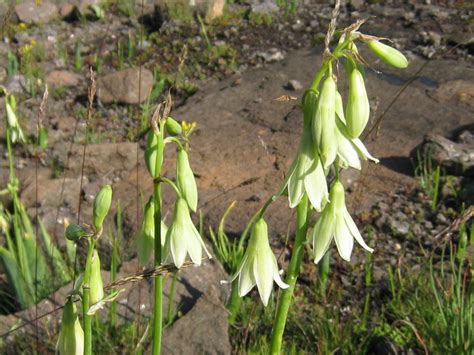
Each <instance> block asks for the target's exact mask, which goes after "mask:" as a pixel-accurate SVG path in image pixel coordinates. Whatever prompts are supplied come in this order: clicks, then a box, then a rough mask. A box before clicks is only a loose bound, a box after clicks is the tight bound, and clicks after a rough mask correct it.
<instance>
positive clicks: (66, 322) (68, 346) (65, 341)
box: [56, 299, 84, 355]
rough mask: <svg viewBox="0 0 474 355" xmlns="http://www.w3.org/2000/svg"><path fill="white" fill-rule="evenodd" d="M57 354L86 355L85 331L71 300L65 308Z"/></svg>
mask: <svg viewBox="0 0 474 355" xmlns="http://www.w3.org/2000/svg"><path fill="white" fill-rule="evenodd" d="M56 352H57V353H58V354H59V355H82V354H83V353H84V331H83V330H82V328H81V322H79V318H78V316H77V310H76V305H75V304H74V302H72V300H71V299H68V301H67V302H66V304H65V305H64V308H63V316H62V319H61V330H60V332H59V339H58V342H57V344H56Z"/></svg>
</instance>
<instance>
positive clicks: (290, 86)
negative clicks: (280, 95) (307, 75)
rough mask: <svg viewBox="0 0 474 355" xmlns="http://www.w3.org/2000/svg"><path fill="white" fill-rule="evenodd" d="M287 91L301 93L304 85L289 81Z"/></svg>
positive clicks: (296, 81)
mask: <svg viewBox="0 0 474 355" xmlns="http://www.w3.org/2000/svg"><path fill="white" fill-rule="evenodd" d="M285 89H287V90H290V91H299V90H302V89H303V85H302V84H301V83H300V82H299V81H298V80H295V79H293V80H289V81H288V83H287V84H286V85H285Z"/></svg>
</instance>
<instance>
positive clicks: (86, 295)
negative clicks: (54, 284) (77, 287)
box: [82, 237, 95, 355]
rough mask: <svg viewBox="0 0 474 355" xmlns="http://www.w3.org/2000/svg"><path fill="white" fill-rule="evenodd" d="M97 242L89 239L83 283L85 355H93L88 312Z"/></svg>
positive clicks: (90, 322) (90, 319)
mask: <svg viewBox="0 0 474 355" xmlns="http://www.w3.org/2000/svg"><path fill="white" fill-rule="evenodd" d="M94 247H95V241H94V239H93V237H90V238H89V249H88V250H87V258H86V268H85V270H84V280H83V282H82V314H83V322H84V355H92V316H89V315H88V314H87V312H88V311H89V307H90V293H91V290H90V281H91V264H92V254H93V253H94Z"/></svg>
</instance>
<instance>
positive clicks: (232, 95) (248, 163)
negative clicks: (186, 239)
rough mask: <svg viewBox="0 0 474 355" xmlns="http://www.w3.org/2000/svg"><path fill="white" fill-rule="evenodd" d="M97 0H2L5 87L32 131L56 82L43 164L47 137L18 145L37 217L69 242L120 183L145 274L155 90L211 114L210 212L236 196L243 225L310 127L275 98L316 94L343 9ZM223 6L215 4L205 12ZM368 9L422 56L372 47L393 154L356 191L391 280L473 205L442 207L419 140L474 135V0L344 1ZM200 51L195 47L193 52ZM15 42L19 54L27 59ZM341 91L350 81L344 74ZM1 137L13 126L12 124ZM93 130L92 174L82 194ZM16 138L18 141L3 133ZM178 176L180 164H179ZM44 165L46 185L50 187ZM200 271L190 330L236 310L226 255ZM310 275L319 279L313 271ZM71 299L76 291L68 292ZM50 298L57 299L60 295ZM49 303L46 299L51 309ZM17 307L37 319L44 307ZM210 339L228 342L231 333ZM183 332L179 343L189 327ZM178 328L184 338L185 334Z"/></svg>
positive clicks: (376, 141)
mask: <svg viewBox="0 0 474 355" xmlns="http://www.w3.org/2000/svg"><path fill="white" fill-rule="evenodd" d="M90 2H91V1H85V0H82V1H78V2H77V4H76V3H73V2H71V3H67V4H66V3H64V2H60V1H57V2H56V3H55V2H48V1H45V0H43V1H42V2H41V6H40V7H39V8H35V9H36V11H33V12H31V11H30V10H28V7H25V6H16V7H10V6H8V5H4V4H0V15H1V16H0V31H1V33H2V42H0V84H1V85H3V86H4V87H5V88H6V89H7V90H8V91H9V92H12V93H15V95H17V97H18V102H19V112H20V116H21V123H22V125H23V126H24V127H25V130H26V131H27V132H28V133H29V134H30V135H31V136H33V133H34V132H35V130H36V128H35V127H36V117H37V115H38V110H39V105H40V102H41V97H42V92H43V86H42V84H43V83H47V84H48V85H49V90H50V95H49V99H48V102H47V114H46V117H45V119H44V122H43V123H44V125H45V126H46V127H47V128H48V130H49V145H48V149H47V150H46V152H45V154H44V156H43V157H42V164H41V165H40V166H39V167H38V168H37V167H36V166H35V159H34V157H33V156H32V153H31V149H28V148H19V149H18V150H16V151H15V162H16V169H17V174H18V176H19V177H20V180H21V184H22V193H21V197H22V199H23V201H24V203H25V204H26V206H27V207H28V208H29V212H30V214H31V215H32V216H35V215H36V213H37V212H38V217H39V218H41V220H42V221H43V222H44V223H45V224H46V226H47V228H48V229H49V230H50V231H51V232H53V231H56V237H57V238H58V240H59V241H60V243H61V240H62V227H61V224H62V223H63V222H64V219H65V218H69V219H74V218H75V216H76V214H77V206H78V204H79V199H80V200H81V204H82V211H83V216H82V219H83V220H87V218H88V215H90V210H91V202H92V199H93V196H94V195H95V193H96V192H97V191H98V189H99V186H100V185H102V184H104V183H112V184H113V188H114V191H115V196H114V198H115V201H119V200H120V203H121V206H122V207H123V209H124V212H125V222H126V225H125V231H126V244H125V245H124V247H123V253H122V258H123V260H124V262H125V264H124V265H123V266H122V275H126V274H127V272H128V273H130V272H133V270H134V268H136V266H135V267H133V266H132V265H136V264H135V263H136V261H134V259H133V257H134V248H133V246H132V239H133V235H134V231H135V230H136V228H137V220H138V218H137V216H139V214H140V212H139V211H140V208H139V206H138V204H137V192H138V193H141V192H142V193H143V194H144V196H148V195H149V194H150V193H151V180H149V178H148V174H147V173H146V169H145V166H144V164H143V161H142V159H143V158H142V157H143V151H142V149H143V144H144V140H143V138H142V137H141V135H140V132H141V131H142V128H143V127H144V124H146V116H145V118H144V119H143V112H144V111H145V112H146V110H151V109H152V108H151V106H152V105H149V104H148V100H149V101H150V102H151V103H152V104H154V103H155V102H157V101H158V100H159V99H160V94H162V93H163V91H164V90H165V88H168V87H171V88H172V93H173V96H174V101H175V108H174V110H173V112H172V115H173V117H175V118H177V119H180V120H187V121H195V122H197V127H198V129H197V131H196V133H195V134H194V135H193V137H192V140H191V152H190V155H191V162H192V165H193V167H194V170H195V173H196V176H197V183H198V188H199V191H200V208H201V209H202V211H203V215H204V220H205V223H206V225H211V226H216V225H217V224H218V222H219V220H220V218H221V216H222V213H223V212H224V210H225V209H226V207H227V206H228V205H229V203H230V202H231V201H233V200H236V201H237V207H236V208H235V209H234V211H233V213H232V214H231V215H230V216H229V218H228V231H229V233H230V234H231V235H238V234H239V233H240V232H241V231H242V229H243V227H244V225H245V223H246V221H247V220H248V218H250V216H251V215H252V214H253V213H254V212H255V211H256V210H257V209H258V208H259V207H260V206H261V204H262V203H263V202H264V201H265V200H266V198H267V197H268V196H270V195H271V194H272V193H274V192H275V191H276V190H277V189H278V187H279V184H280V183H281V181H282V179H283V177H284V175H285V172H286V170H287V168H288V165H289V163H290V162H291V160H292V158H293V155H294V153H295V151H296V149H297V145H298V137H299V134H300V131H301V112H300V110H299V108H298V105H297V101H288V102H280V101H276V100H275V98H277V97H280V96H282V95H290V96H295V97H299V98H300V97H301V96H302V94H303V88H305V87H306V86H307V85H309V83H310V81H311V77H312V75H313V73H314V71H315V70H316V68H317V67H318V65H319V63H320V61H321V53H322V48H323V47H322V42H323V39H324V33H325V31H326V27H327V25H328V23H329V20H330V15H331V7H330V6H328V5H325V4H319V3H317V2H311V1H302V3H303V5H301V6H300V7H299V8H298V11H297V12H296V13H286V14H285V13H284V12H283V11H279V12H278V11H277V12H275V11H276V10H278V8H277V7H275V6H272V5H271V4H270V3H272V2H271V1H269V2H263V3H264V4H260V3H259V4H257V2H253V1H236V2H235V4H231V5H229V6H228V7H227V9H226V12H225V13H224V15H223V16H220V17H218V18H216V19H214V20H212V21H210V22H208V23H205V21H204V20H202V21H201V22H199V21H198V20H196V16H194V18H193V14H192V12H191V13H188V14H186V13H180V14H178V15H177V14H173V12H172V11H171V10H170V9H168V12H166V11H161V10H160V8H158V7H156V8H155V7H154V6H152V4H148V2H145V6H144V7H143V8H142V7H141V6H139V4H138V3H139V2H138V1H137V4H136V5H135V6H133V7H131V8H130V9H128V10H127V9H123V8H121V7H120V6H119V5H118V4H119V2H111V3H110V5H108V6H106V7H104V8H103V10H104V11H103V13H102V14H100V13H97V12H96V11H93V10H91V8H90V7H89V8H87V7H86V6H85V4H86V3H90ZM92 3H93V1H92ZM265 4H267V5H265ZM269 4H270V5H269ZM34 6H35V5H34ZM207 15H208V14H206V12H205V11H204V12H203V13H202V17H203V18H204V17H205V16H207ZM361 18H368V22H367V24H365V25H364V26H363V27H362V31H363V32H365V33H369V34H376V35H377V36H381V37H383V36H387V37H389V38H390V39H392V40H393V41H394V45H395V46H396V47H398V48H399V49H400V50H402V51H403V52H404V53H405V54H406V55H407V57H408V58H409V60H410V66H409V68H408V69H407V70H405V71H394V70H392V69H390V68H388V67H386V66H385V65H383V63H381V62H380V61H377V60H376V58H375V57H374V56H371V54H370V53H369V52H368V51H366V50H365V49H364V48H361V53H362V55H363V56H364V57H365V58H366V59H367V60H368V62H369V63H370V64H371V66H372V68H373V70H368V71H367V74H368V93H369V98H370V101H371V105H372V109H373V112H374V115H373V117H372V124H374V123H375V122H376V118H377V117H380V116H381V115H382V114H383V115H384V118H383V121H382V122H381V124H380V125H378V126H377V129H375V130H374V131H373V132H372V133H371V134H370V135H369V136H368V137H367V139H366V141H367V142H368V144H367V146H368V148H369V150H370V151H371V153H372V154H373V155H375V156H377V157H378V158H379V159H380V161H381V162H380V164H379V165H376V166H375V165H368V166H364V169H363V173H362V174H361V175H360V174H358V173H356V172H349V173H348V174H346V175H345V177H344V178H345V181H346V184H347V186H348V187H349V189H350V199H349V206H350V210H351V212H354V213H355V214H357V216H358V218H357V221H358V222H359V223H360V224H362V225H367V227H366V230H368V229H367V228H369V227H368V226H370V227H371V228H374V230H375V233H374V234H373V239H372V240H371V244H372V245H374V246H375V247H376V250H377V251H376V254H375V256H374V260H375V268H376V271H375V272H374V277H375V278H377V279H379V280H383V279H386V277H387V272H386V267H385V265H386V264H387V262H388V264H392V265H394V264H396V263H397V262H399V260H400V258H402V257H403V258H404V260H413V268H415V269H416V263H415V262H414V261H415V259H416V257H419V256H420V255H419V252H418V250H421V249H420V248H419V241H420V239H422V244H423V248H428V249H429V248H430V245H432V244H433V243H435V242H436V241H435V240H433V237H434V236H435V235H437V234H438V233H439V232H440V231H441V230H442V229H443V228H445V227H446V226H448V225H449V224H450V223H451V221H452V220H453V219H454V218H456V217H457V216H456V215H455V213H454V212H452V211H451V210H454V206H450V204H449V196H451V195H450V193H449V192H446V195H445V197H446V198H445V199H443V201H445V202H443V203H442V205H441V207H439V208H438V209H437V210H436V211H435V212H433V211H432V209H431V207H430V206H429V202H427V201H426V197H425V196H424V195H423V194H422V193H419V190H417V189H416V186H417V181H416V179H415V176H414V168H413V157H414V156H415V155H414V154H413V151H414V150H415V149H416V147H417V146H418V145H419V144H420V143H422V141H423V137H424V136H425V135H426V134H441V135H444V136H447V137H448V138H452V139H454V140H455V139H456V138H457V136H456V132H458V131H460V130H464V131H467V132H468V133H469V132H471V133H470V134H471V137H472V129H473V128H472V123H473V118H472V117H473V114H474V105H473V102H474V101H473V100H474V84H473V83H474V60H473V58H474V57H473V55H474V37H473V36H474V35H473V32H474V27H473V20H474V9H473V8H472V6H469V4H467V3H464V4H463V3H461V4H457V3H454V4H450V5H448V4H444V5H437V4H427V2H423V3H422V2H421V1H419V2H416V1H415V2H411V3H408V2H402V1H387V2H382V3H377V2H376V3H375V4H364V2H359V1H353V2H352V4H349V5H347V6H343V9H342V11H341V16H340V20H339V23H338V27H339V28H342V27H345V26H347V25H349V24H350V23H352V22H354V21H356V20H358V19H361ZM23 24H26V25H23ZM185 45H186V48H187V49H186V50H184V48H185ZM184 51H186V56H185V57H184V58H182V56H183V52H184ZM8 53H10V55H9V54H8ZM12 54H14V55H15V57H16V58H17V64H18V70H17V71H15V70H14V62H15V61H14V60H13V59H11V58H12ZM9 58H10V59H9ZM181 60H182V63H181V64H180V61H181ZM427 61H428V62H427ZM12 66H13V68H12ZM90 66H92V67H93V68H94V69H95V71H96V72H97V78H98V80H97V85H98V92H97V100H96V103H95V105H94V107H93V109H94V111H93V116H92V120H91V121H90V122H88V123H87V124H86V121H85V119H86V114H87V87H88V85H89V81H88V72H89V69H88V68H89V67H90ZM407 83H409V85H408V86H407V87H406V88H405V90H404V91H403V93H402V94H401V95H400V96H399V97H398V98H397V99H396V101H394V102H393V104H392V100H393V99H394V97H395V95H397V93H398V92H399V91H400V89H401V88H404V87H405V85H406V84H407ZM340 87H341V88H345V86H344V81H343V80H341V85H340ZM344 94H345V91H344V89H343V95H344ZM3 100H4V98H3V97H0V117H3V116H4V112H3V110H4V104H3ZM469 125H470V126H469ZM0 136H1V137H2V138H3V137H4V125H1V127H0ZM84 142H87V151H86V159H85V167H84V181H83V184H82V186H83V188H82V190H81V191H79V186H80V176H81V175H80V173H81V156H82V149H83V143H84ZM471 144H472V142H471ZM0 149H2V151H4V145H3V144H2V147H1V148H0ZM167 159H168V163H169V165H168V166H172V164H171V162H173V159H174V156H173V154H170V156H169V157H167ZM470 159H472V157H471V158H470ZM7 166H8V164H7V159H6V154H3V153H2V154H1V156H0V167H1V168H0V186H5V184H6V181H7V179H8V168H7ZM166 173H167V174H169V175H171V176H172V175H173V171H171V169H170V168H167V170H166ZM35 176H37V177H38V181H39V184H38V186H39V190H38V199H36V191H35ZM471 176H472V174H471ZM63 184H64V187H65V189H64V194H63V195H62V198H61V199H60V198H59V195H60V194H59V192H60V191H61V190H62V188H63ZM453 186H454V187H456V188H459V191H461V190H462V189H463V188H464V187H465V186H471V187H470V188H471V189H472V185H469V183H468V180H467V178H465V179H464V180H462V179H461V178H458V179H456V180H455V181H454V182H453ZM464 194H466V192H464ZM467 194H468V193H467ZM170 195H171V194H166V193H165V206H167V208H170V207H171V202H172V201H171V198H170ZM168 196H169V197H168ZM468 196H469V194H468ZM446 201H447V202H446ZM466 201H468V200H467V199H466ZM468 203H472V201H471V202H468ZM37 207H38V208H37ZM456 207H458V206H456ZM450 208H451V210H450ZM58 211H59V212H58ZM268 216H269V218H268V222H269V225H270V228H271V232H272V235H273V244H274V245H275V247H277V248H279V249H280V250H282V251H283V254H282V255H283V256H282V262H285V261H286V256H287V255H288V251H287V250H285V249H284V248H283V246H284V244H283V242H282V238H281V237H280V236H282V235H285V234H286V233H287V231H288V230H290V231H291V230H292V228H293V226H292V225H291V224H290V220H291V218H292V216H291V212H290V210H289V209H288V208H287V203H286V201H284V200H283V199H282V200H281V201H280V200H279V201H278V202H277V203H275V204H274V206H272V207H271V210H270V211H269V214H268ZM57 224H59V228H58V227H55V226H56V225H57ZM101 250H102V251H103V252H104V253H105V254H106V253H107V251H108V250H110V243H109V242H108V241H107V240H103V241H102V245H101ZM105 254H104V255H105ZM105 259H106V258H105ZM129 260H131V261H129ZM362 260H363V255H362V253H361V252H360V251H359V252H356V253H355V256H354V258H353V261H352V262H351V264H350V266H349V267H347V265H346V264H344V265H342V264H337V266H336V270H337V271H338V276H337V277H338V280H340V282H341V283H342V284H345V283H347V282H349V283H351V282H352V281H348V280H347V278H346V275H347V273H348V272H349V270H350V271H357V270H359V269H360V267H361V266H360V265H361V261H362ZM105 265H107V261H106V262H105ZM192 274H193V275H194V274H195V275H194V276H195V277H198V278H199V277H202V280H203V281H201V280H194V279H192V278H189V277H190V276H188V275H186V274H183V275H182V277H181V286H182V287H183V289H187V290H188V291H187V292H188V293H187V294H185V293H184V291H183V293H182V294H180V296H179V297H177V298H176V302H184V303H185V304H187V305H188V308H187V309H186V310H185V311H189V312H188V313H187V314H188V315H189V316H186V317H183V318H182V319H181V320H179V321H178V322H176V323H175V325H173V328H177V329H178V328H180V327H183V326H182V325H180V323H179V322H182V323H183V322H184V321H185V319H186V318H187V317H188V319H191V318H192V315H193V314H195V315H197V314H203V313H202V312H201V313H198V312H194V308H193V305H195V307H198V306H200V307H212V304H213V303H212V302H217V304H220V306H219V307H220V308H219V307H217V308H216V309H221V310H222V312H221V313H216V317H218V315H217V314H220V316H221V319H220V320H210V319H208V320H202V321H203V322H217V321H222V320H225V309H224V308H223V307H222V301H219V297H220V299H223V298H225V291H222V290H219V289H220V288H222V287H221V286H219V285H218V284H217V283H216V282H214V281H216V280H218V279H220V278H222V277H225V275H224V274H222V271H221V270H220V269H219V267H218V265H217V264H216V263H214V262H212V263H210V264H209V265H208V266H207V267H206V268H202V269H196V270H193V273H192ZM190 275H191V274H190ZM305 277H311V270H309V271H308V273H307V275H306V274H305V275H304V276H303V279H304V278H305ZM201 282H203V283H202V284H201ZM354 282H356V281H354ZM358 282H360V280H359V281H358ZM198 284H201V286H199V287H198V286H197V285H198ZM139 285H140V286H139V287H136V288H134V291H135V292H138V290H139V289H143V294H144V295H145V294H147V293H148V292H149V290H148V287H149V285H144V283H141V284H139ZM202 285H206V286H202ZM211 285H215V286H216V287H217V289H218V290H219V291H216V290H215V289H214V288H213V287H211ZM222 292H224V294H223V295H220V296H216V293H217V294H219V293H222ZM131 294H133V291H132V292H127V293H126V294H125V296H123V298H122V300H123V301H122V304H129V309H130V310H132V311H135V310H137V309H140V308H137V307H138V305H140V307H144V308H145V309H148V308H149V305H148V304H147V303H146V302H147V301H145V300H147V299H148V297H146V296H143V298H142V296H140V299H139V301H137V300H135V301H132V299H134V297H133V296H131ZM56 298H57V299H59V298H60V296H59V295H58V296H57V297H53V300H54V299H56ZM135 298H136V297H135ZM186 300H187V301H186ZM185 301H186V302H185ZM142 302H145V303H144V304H143V305H142ZM48 304H50V306H51V304H53V306H54V302H53V303H51V302H50V303H47V305H48ZM47 305H43V306H42V307H41V308H43V307H44V310H45V311H46V310H47V309H49V308H48V306H47ZM193 312H194V313H193ZM208 313H212V312H208ZM25 314H26V315H25ZM145 314H146V312H145ZM17 316H18V317H20V318H23V319H24V318H25V317H29V316H31V312H29V313H21V314H19V315H17ZM16 321H17V318H16V316H11V315H10V316H7V317H6V318H5V319H4V320H2V321H1V322H0V323H3V324H4V326H3V328H2V329H3V330H7V329H8V327H10V326H11V325H12V324H14V323H15V322H16ZM193 321H194V320H193ZM193 331H194V330H193ZM195 331H196V332H199V330H195ZM176 334H181V333H179V332H178V333H176ZM199 334H200V333H199ZM200 336H201V338H200V339H202V338H203V337H208V338H210V339H218V338H219V339H224V338H226V336H225V334H224V335H223V334H221V333H219V334H210V335H209V334H204V333H202V334H201V335H200ZM175 338H176V340H177V342H179V336H178V335H175ZM196 338H199V337H198V336H196ZM168 339H174V338H173V336H171V335H170V336H169V337H168ZM170 341H171V340H170ZM197 341H198V342H199V341H201V340H197ZM215 344H217V345H216V346H219V347H223V348H222V349H220V350H219V351H222V352H224V353H226V352H228V351H230V350H229V347H230V344H229V343H228V342H227V343H226V342H224V343H221V342H216V343H215ZM196 346H204V345H202V344H200V345H196ZM184 351H185V349H183V352H184ZM217 351H218V350H216V352H217Z"/></svg>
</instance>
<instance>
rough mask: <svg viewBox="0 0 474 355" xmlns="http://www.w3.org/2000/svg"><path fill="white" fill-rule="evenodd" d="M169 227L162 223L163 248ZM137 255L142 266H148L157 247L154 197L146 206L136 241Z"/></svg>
mask: <svg viewBox="0 0 474 355" xmlns="http://www.w3.org/2000/svg"><path fill="white" fill-rule="evenodd" d="M167 232H168V227H167V226H166V224H165V223H164V222H163V221H161V246H162V247H164V245H165V241H166V233H167ZM136 246H137V255H138V261H139V263H140V265H146V264H147V262H148V260H150V256H151V254H152V251H153V250H154V246H155V203H154V201H153V197H152V198H150V200H149V201H148V202H147V204H146V205H145V212H144V214H143V221H142V226H141V228H140V232H139V233H138V235H137V239H136Z"/></svg>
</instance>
